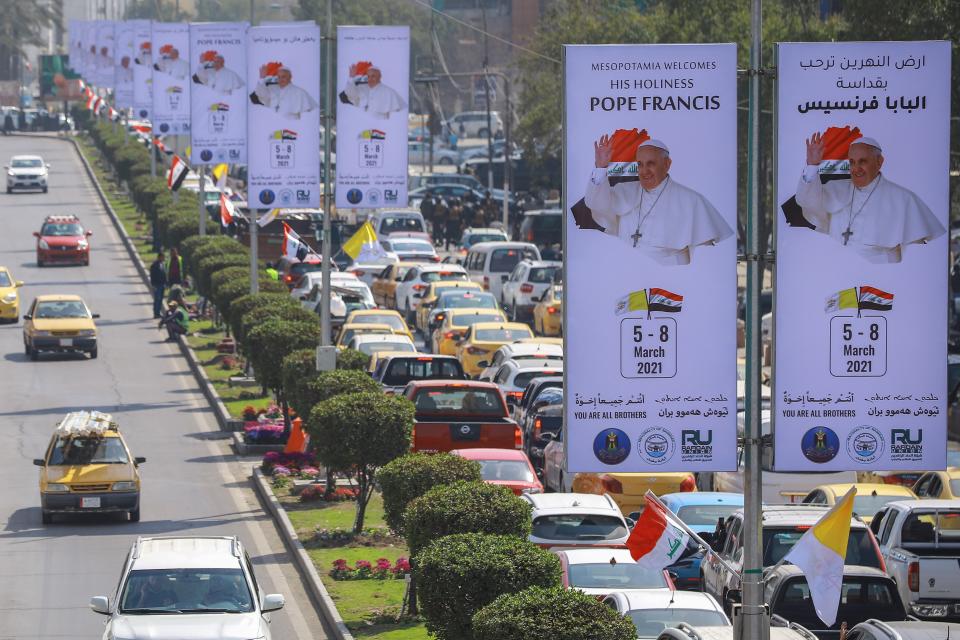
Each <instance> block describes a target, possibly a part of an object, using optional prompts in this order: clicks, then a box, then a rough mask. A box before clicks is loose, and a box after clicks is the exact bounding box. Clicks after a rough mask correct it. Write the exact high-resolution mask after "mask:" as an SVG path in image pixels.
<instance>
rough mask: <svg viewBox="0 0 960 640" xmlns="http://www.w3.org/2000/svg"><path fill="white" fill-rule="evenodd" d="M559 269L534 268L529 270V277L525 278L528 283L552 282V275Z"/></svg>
mask: <svg viewBox="0 0 960 640" xmlns="http://www.w3.org/2000/svg"><path fill="white" fill-rule="evenodd" d="M559 268H560V267H534V268H533V269H530V276H529V277H528V278H527V279H528V280H529V281H530V282H553V274H555V273H556V272H557V269H559Z"/></svg>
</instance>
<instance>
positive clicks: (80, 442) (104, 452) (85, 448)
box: [47, 437, 129, 465]
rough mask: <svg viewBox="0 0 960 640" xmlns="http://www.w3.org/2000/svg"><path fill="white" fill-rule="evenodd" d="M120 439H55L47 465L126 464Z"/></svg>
mask: <svg viewBox="0 0 960 640" xmlns="http://www.w3.org/2000/svg"><path fill="white" fill-rule="evenodd" d="M127 462H129V459H128V458H127V450H126V449H125V448H124V446H123V443H122V442H121V441H120V438H116V437H110V438H66V439H64V438H57V441H56V443H54V445H53V450H52V451H51V452H50V459H49V460H47V464H52V465H74V464H127Z"/></svg>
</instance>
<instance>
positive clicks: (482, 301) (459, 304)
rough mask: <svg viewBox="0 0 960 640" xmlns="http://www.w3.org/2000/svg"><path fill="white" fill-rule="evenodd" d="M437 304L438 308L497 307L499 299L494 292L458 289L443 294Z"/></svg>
mask: <svg viewBox="0 0 960 640" xmlns="http://www.w3.org/2000/svg"><path fill="white" fill-rule="evenodd" d="M436 306H437V309H496V308H497V299H496V298H494V297H493V294H492V293H480V292H479V291H458V292H456V293H443V294H441V295H440V297H439V298H437V305H436Z"/></svg>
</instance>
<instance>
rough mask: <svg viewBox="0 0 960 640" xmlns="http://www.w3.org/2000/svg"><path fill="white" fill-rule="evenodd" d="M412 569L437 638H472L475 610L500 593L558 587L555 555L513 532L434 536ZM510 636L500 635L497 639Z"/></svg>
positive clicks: (429, 624)
mask: <svg viewBox="0 0 960 640" xmlns="http://www.w3.org/2000/svg"><path fill="white" fill-rule="evenodd" d="M413 571H414V574H415V575H416V579H417V583H418V585H419V587H418V588H419V597H420V613H421V614H422V615H423V616H424V617H426V619H427V630H428V631H429V632H431V633H432V634H433V635H435V636H436V637H437V638H439V639H440V640H472V639H473V638H474V634H473V616H474V614H476V613H477V612H478V611H480V610H481V609H482V608H483V607H485V606H487V605H488V604H490V603H491V602H493V601H494V600H496V599H497V598H498V597H499V596H502V595H503V594H510V593H515V592H517V591H523V590H524V589H526V588H528V587H542V588H550V587H557V588H559V587H560V586H561V582H560V579H561V573H560V559H559V558H558V557H557V556H556V555H555V554H553V553H550V552H549V551H547V550H545V549H541V548H540V547H538V546H537V545H535V544H533V543H532V542H529V541H528V540H523V539H521V538H518V537H516V536H513V535H489V534H483V533H465V534H456V535H451V536H445V537H442V538H439V539H438V540H435V541H433V542H431V543H430V544H429V545H428V546H427V547H426V548H425V549H423V551H421V552H420V553H419V554H418V555H417V562H416V564H415V565H414V569H413ZM601 606H602V605H601ZM545 611H547V612H550V611H552V607H547V609H546V610H545ZM631 626H633V625H632V624H631ZM515 637H516V636H512V635H503V636H499V637H498V640H499V639H502V638H511V639H513V638H515ZM553 637H554V636H552V635H550V634H542V635H541V636H539V638H553ZM633 638H636V636H633Z"/></svg>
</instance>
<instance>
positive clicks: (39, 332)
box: [33, 330, 50, 337]
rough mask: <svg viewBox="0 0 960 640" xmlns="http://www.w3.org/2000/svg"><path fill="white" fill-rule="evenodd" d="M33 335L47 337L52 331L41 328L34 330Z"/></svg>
mask: <svg viewBox="0 0 960 640" xmlns="http://www.w3.org/2000/svg"><path fill="white" fill-rule="evenodd" d="M33 335H34V336H40V337H45V336H49V335H50V332H49V331H39V330H37V331H34V332H33Z"/></svg>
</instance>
